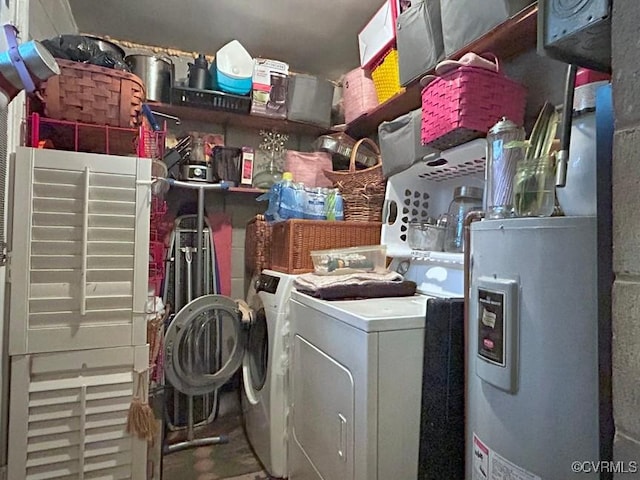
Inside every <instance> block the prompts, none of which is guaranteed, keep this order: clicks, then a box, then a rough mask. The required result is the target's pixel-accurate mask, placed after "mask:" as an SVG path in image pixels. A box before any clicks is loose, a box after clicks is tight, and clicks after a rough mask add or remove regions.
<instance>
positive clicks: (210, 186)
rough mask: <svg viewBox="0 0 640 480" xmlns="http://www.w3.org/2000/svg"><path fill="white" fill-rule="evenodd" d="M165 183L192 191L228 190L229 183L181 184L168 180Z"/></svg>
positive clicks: (177, 181)
mask: <svg viewBox="0 0 640 480" xmlns="http://www.w3.org/2000/svg"><path fill="white" fill-rule="evenodd" d="M167 181H168V182H169V185H171V186H172V187H181V188H190V189H192V190H229V187H231V185H230V184H229V182H220V183H205V182H183V181H181V180H175V179H173V178H168V179H167Z"/></svg>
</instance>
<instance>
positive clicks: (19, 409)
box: [8, 345, 148, 480]
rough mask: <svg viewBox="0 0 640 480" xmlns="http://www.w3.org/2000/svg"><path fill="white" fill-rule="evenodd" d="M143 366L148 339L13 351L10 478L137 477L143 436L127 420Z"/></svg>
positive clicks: (142, 473) (142, 472) (142, 464)
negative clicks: (128, 429)
mask: <svg viewBox="0 0 640 480" xmlns="http://www.w3.org/2000/svg"><path fill="white" fill-rule="evenodd" d="M147 365H148V348H147V346H146V345H145V346H142V347H120V348H106V349H100V350H83V351H75V352H57V353H44V354H37V355H18V356H14V357H11V405H10V407H9V415H10V416H9V438H10V439H11V441H10V442H9V463H8V473H9V478H10V479H15V480H18V479H20V480H22V479H24V480H45V479H56V480H71V479H74V480H88V479H104V480H119V479H131V480H143V479H144V478H145V477H146V450H147V446H146V442H145V441H144V440H140V439H138V438H137V437H133V436H131V435H129V434H128V433H126V423H127V414H128V410H129V405H130V402H131V399H132V394H133V390H134V383H135V381H136V379H137V377H138V376H137V375H136V374H135V373H134V371H144V370H145V368H146V367H147ZM142 379H143V381H146V375H143V376H142Z"/></svg>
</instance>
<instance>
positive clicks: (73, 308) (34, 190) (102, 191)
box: [9, 148, 151, 355]
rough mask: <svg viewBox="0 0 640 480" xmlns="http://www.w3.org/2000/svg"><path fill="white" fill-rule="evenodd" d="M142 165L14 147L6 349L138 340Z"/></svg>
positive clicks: (143, 287)
mask: <svg viewBox="0 0 640 480" xmlns="http://www.w3.org/2000/svg"><path fill="white" fill-rule="evenodd" d="M150 175H151V162H150V160H145V159H136V158H129V157H116V156H107V155H94V154H85V153H71V152H62V151H53V150H38V149H31V148H20V149H18V152H17V155H16V160H15V168H14V177H13V180H14V183H13V195H12V201H13V205H12V210H13V216H12V225H11V228H10V233H11V235H10V238H9V245H10V246H9V248H10V272H11V273H10V276H11V280H10V281H11V304H10V331H9V344H10V354H11V355H21V354H27V353H39V352H52V351H67V350H79V349H89V348H106V347H115V346H122V345H142V344H144V343H146V327H145V323H146V322H145V319H144V305H145V302H146V298H147V288H148V287H147V282H148V262H149V206H150V200H151V192H150V181H149V180H150Z"/></svg>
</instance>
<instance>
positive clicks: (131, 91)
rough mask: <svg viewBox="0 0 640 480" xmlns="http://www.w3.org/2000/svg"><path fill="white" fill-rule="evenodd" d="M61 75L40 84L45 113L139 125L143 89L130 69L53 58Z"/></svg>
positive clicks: (116, 124)
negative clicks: (123, 69) (126, 70)
mask: <svg viewBox="0 0 640 480" xmlns="http://www.w3.org/2000/svg"><path fill="white" fill-rule="evenodd" d="M56 62H58V65H59V66H60V75H57V76H54V77H51V78H50V79H48V80H47V81H46V82H45V83H44V84H43V86H42V90H43V97H44V101H45V108H44V113H45V115H46V116H47V117H49V118H55V119H57V120H68V121H72V122H82V123H92V124H96V125H109V126H111V127H123V128H135V127H138V126H139V125H140V122H141V116H140V111H141V109H142V103H143V102H144V100H145V90H144V84H143V83H142V80H141V79H140V78H138V77H137V76H135V75H133V74H132V73H128V72H123V71H121V70H115V69H111V68H105V67H99V66H97V65H90V64H88V63H80V62H72V61H70V60H62V59H59V58H58V59H56Z"/></svg>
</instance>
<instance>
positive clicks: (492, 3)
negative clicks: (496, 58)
mask: <svg viewBox="0 0 640 480" xmlns="http://www.w3.org/2000/svg"><path fill="white" fill-rule="evenodd" d="M532 3H535V0H482V1H478V0H441V6H442V32H443V39H444V53H445V55H446V56H447V57H448V56H450V55H451V54H453V53H455V52H456V51H458V50H460V49H461V48H462V47H464V46H465V45H467V44H469V43H471V42H473V41H474V40H475V39H477V38H478V37H481V36H482V35H484V34H485V33H487V32H488V31H490V30H491V29H492V28H494V27H496V26H498V25H499V24H501V23H502V22H504V21H505V20H507V19H508V18H509V17H511V16H513V15H515V14H516V13H518V12H519V11H520V10H522V9H523V8H525V7H526V6H527V5H530V4H532ZM478 53H481V52H478Z"/></svg>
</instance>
